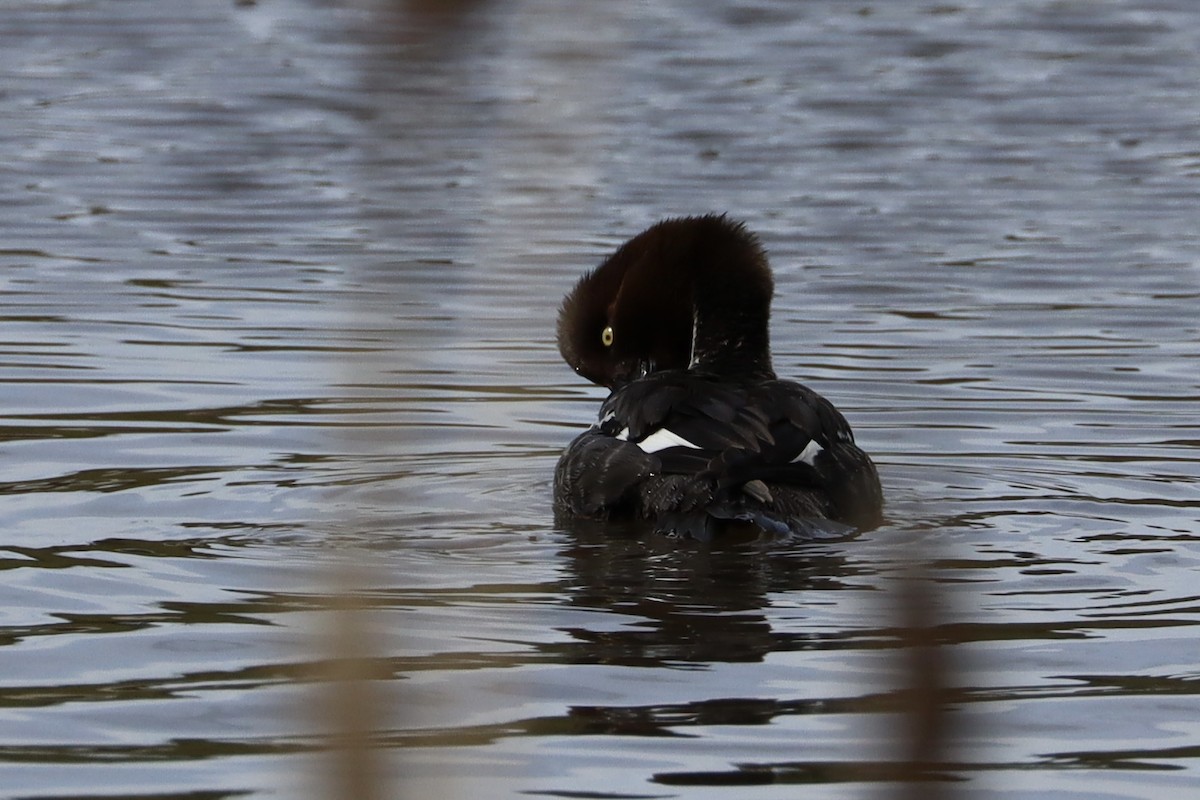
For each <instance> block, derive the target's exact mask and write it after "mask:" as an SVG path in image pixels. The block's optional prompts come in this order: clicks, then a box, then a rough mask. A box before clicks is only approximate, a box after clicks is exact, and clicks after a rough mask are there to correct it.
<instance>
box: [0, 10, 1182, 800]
mask: <svg viewBox="0 0 1200 800" xmlns="http://www.w3.org/2000/svg"><path fill="white" fill-rule="evenodd" d="M0 118H2V119H3V124H2V125H0V178H2V180H0V231H2V232H3V239H2V240H0V292H2V294H0V567H2V568H3V574H2V576H0V795H3V796H6V797H9V796H11V797H21V798H50V797H55V798H85V797H87V798H93V797H113V796H119V797H136V796H153V797H156V798H165V797H172V798H174V797H178V798H183V797H187V798H219V797H233V796H248V797H264V798H265V797H293V796H300V797H322V796H333V795H334V794H335V793H336V792H337V791H339V790H338V788H337V787H338V786H339V784H338V779H337V778H336V777H335V775H336V766H335V764H336V762H335V761H334V760H333V759H331V757H330V756H329V755H328V754H327V753H326V752H325V750H326V748H327V746H328V744H329V740H328V738H327V734H329V733H330V731H331V730H334V729H336V728H337V727H338V726H339V724H340V723H339V722H338V718H339V716H340V714H339V709H338V707H337V706H338V704H339V703H340V702H341V701H340V700H339V699H337V697H334V696H331V694H330V692H329V690H328V689H327V687H326V686H325V682H324V679H323V677H322V676H325V677H328V675H329V674H330V670H328V669H326V668H325V667H323V666H322V665H325V664H327V662H329V660H330V657H331V655H332V654H334V653H335V652H337V651H336V650H335V647H336V645H331V644H330V641H331V640H333V641H336V637H333V636H331V633H330V631H331V629H336V628H341V627H345V626H346V625H347V624H351V625H352V627H353V626H354V625H358V626H361V627H362V628H363V630H365V635H366V639H367V641H366V644H365V645H363V644H362V643H361V642H359V644H358V645H357V647H358V648H359V649H360V650H362V651H365V654H366V656H367V657H368V658H369V661H368V670H369V675H370V677H371V678H372V680H371V681H370V682H369V684H368V686H369V689H370V692H369V696H368V699H367V703H366V704H367V706H368V709H369V713H368V714H367V715H366V717H367V720H366V721H367V723H368V726H369V727H370V728H371V732H370V736H369V741H370V743H371V745H372V747H373V749H372V750H371V751H370V752H371V753H373V755H374V756H375V760H374V767H373V769H375V770H376V772H375V780H376V783H377V785H378V786H379V787H381V796H385V797H392V796H395V797H399V796H411V797H431V796H433V797H439V796H453V793H455V792H457V793H458V795H459V796H462V797H528V796H534V797H541V796H550V797H611V798H615V797H653V798H666V797H687V798H693V797H694V798H699V797H720V798H735V797H736V798H739V800H740V799H741V798H752V799H754V800H758V799H759V798H792V797H797V796H801V795H802V796H804V797H806V798H844V797H893V796H900V794H899V793H900V791H901V789H902V787H901V786H900V785H899V784H898V783H896V782H895V781H894V780H893V778H896V777H897V770H896V769H895V768H894V765H895V764H896V763H897V762H898V761H899V760H901V759H904V758H905V757H906V754H907V748H906V741H905V739H906V738H907V737H909V736H910V735H911V734H909V733H908V730H909V724H910V720H909V718H908V716H906V715H905V714H904V713H903V710H904V709H905V708H906V707H907V706H908V704H907V703H906V702H905V698H906V697H908V696H909V695H907V694H906V693H905V687H906V686H907V685H909V684H910V683H911V681H912V676H911V675H909V674H908V673H909V671H910V670H909V668H908V666H909V665H911V664H912V663H917V664H918V665H919V664H920V663H921V662H920V661H919V659H918V660H917V661H916V662H914V659H913V658H912V657H911V656H912V653H910V650H911V649H912V648H911V647H910V646H909V645H912V644H913V643H914V642H926V643H928V642H934V643H937V644H938V648H937V652H939V653H941V656H942V662H943V663H942V666H943V668H944V669H945V670H946V676H945V685H944V686H943V688H942V694H941V695H939V696H941V697H943V698H944V699H946V707H947V709H948V710H947V712H946V715H945V717H946V718H945V719H944V720H943V722H944V723H945V724H947V725H948V726H949V729H950V730H951V733H950V734H949V735H948V739H949V741H950V744H949V746H947V747H945V748H943V749H942V750H941V751H940V752H939V753H937V759H938V762H939V763H938V764H937V770H936V773H937V776H938V777H939V778H943V779H949V780H946V781H944V782H939V783H938V784H937V785H939V786H941V787H942V788H943V790H944V791H947V792H949V794H948V795H947V796H954V797H968V798H1044V797H1053V798H1117V797H1120V798H1164V797H1166V798H1179V797H1184V796H1187V795H1188V793H1189V791H1195V789H1196V787H1197V786H1200V763H1198V760H1200V627H1198V625H1200V588H1198V587H1200V583H1198V582H1197V577H1196V576H1197V567H1198V566H1200V492H1198V484H1200V465H1198V453H1200V450H1198V447H1200V404H1198V396H1200V377H1198V376H1200V323H1198V321H1197V320H1198V314H1197V306H1198V300H1200V224H1198V220H1200V7H1197V6H1196V4H1194V3H1192V2H1190V0H1159V1H1158V2H1132V0H1130V1H1129V2H1121V1H1120V0H1113V2H1105V3H1091V2H1082V0H1081V1H1080V2H1073V1H1071V0H1062V1H1061V2H1048V1H1047V2H1033V0H1029V1H1028V2H998V3H993V2H984V0H966V2H958V3H948V4H935V3H916V2H887V3H883V2H879V3H869V2H864V3H848V2H833V1H832V0H831V1H829V2H806V3H794V2H790V1H789V0H760V2H745V3H691V2H682V0H680V1H679V2H663V3H656V4H618V3H587V4H584V3H571V4H563V3H553V2H548V1H547V2H534V1H533V0H517V1H516V2H510V3H500V2H495V3H487V2H482V1H481V2H469V1H468V0H461V1H460V2H457V3H446V4H438V3H418V2H413V3H410V4H408V5H403V4H396V5H392V6H385V5H382V4H379V5H372V4H371V3H369V2H367V1H366V0H362V1H361V2H352V1H351V0H346V1H345V2H342V3H332V2H321V1H320V0H307V1H306V0H258V2H252V1H249V2H247V1H244V0H243V1H241V2H233V1H232V0H226V1H225V2H210V3H190V2H183V1H182V0H128V1H127V2H111V1H109V2H104V0H76V1H74V2H71V1H68V0H63V1H62V2H48V1H43V0H7V2H5V3H4V8H3V12H2V16H0ZM707 211H728V212H730V213H731V214H733V215H734V216H736V217H739V218H742V219H745V220H746V221H747V222H748V223H749V225H750V227H751V228H752V229H754V230H756V231H758V232H759V233H760V234H761V236H762V239H763V241H764V243H765V244H766V246H767V248H768V249H769V251H770V253H771V256H772V258H773V262H774V264H775V268H776V275H777V289H778V294H777V298H776V301H775V315H774V318H773V319H774V321H773V329H772V330H773V339H774V343H775V351H776V366H777V368H778V370H779V371H780V372H781V373H782V374H784V375H786V376H789V377H793V378H797V379H800V380H803V381H804V382H806V383H808V384H810V385H811V386H813V387H814V388H816V389H818V390H819V391H821V392H822V393H824V394H825V395H827V396H828V397H829V398H830V399H832V400H833V401H834V402H835V403H836V404H837V405H838V406H839V407H840V408H842V410H843V411H844V412H845V413H846V415H847V416H848V417H849V419H850V420H851V422H852V424H853V425H854V426H855V429H856V431H857V433H858V438H859V441H860V443H861V444H862V445H863V446H864V448H865V449H867V450H868V451H869V452H871V453H872V454H873V455H874V456H875V457H876V460H877V462H878V464H879V467H880V471H881V473H882V477H883V483H884V488H885V492H886V494H887V498H888V507H887V513H888V516H889V522H888V524H886V525H885V526H883V527H881V528H880V529H878V530H876V531H872V532H870V533H868V534H865V535H863V536H861V537H858V538H857V539H854V540H852V541H848V542H843V543H838V544H832V545H822V546H819V547H811V546H810V547H806V548H805V547H799V548H792V549H778V548H775V549H763V548H755V547H732V548H716V549H715V550H714V549H705V548H700V547H688V546H685V547H676V546H673V545H670V544H668V543H665V542H661V541H640V540H637V539H630V538H628V537H620V536H616V535H613V534H612V533H611V532H608V531H604V530H596V529H593V528H586V527H584V528H579V529H571V530H566V529H563V528H561V527H556V525H555V523H554V520H553V517H552V513H551V510H550V477H551V472H552V469H553V464H554V460H555V458H556V455H557V453H558V452H559V451H560V449H561V448H562V447H563V446H564V445H565V443H566V442H567V441H568V440H569V439H570V438H571V437H572V436H573V435H575V433H576V432H577V431H578V430H580V428H581V427H582V426H584V425H586V424H588V422H589V421H590V419H591V418H592V417H593V415H594V413H595V411H596V408H597V404H598V402H599V400H600V398H601V393H600V392H599V391H597V390H595V389H593V388H589V387H587V386H584V385H581V383H580V381H579V379H577V378H576V377H575V376H574V375H573V374H572V372H571V371H570V370H569V369H568V368H567V367H566V366H565V365H563V364H562V363H561V361H560V360H559V357H558V355H557V353H556V351H555V348H554V344H553V324H554V316H555V312H556V309H557V304H558V302H559V300H560V298H561V296H562V294H563V293H564V292H565V291H566V290H567V289H568V288H569V287H570V286H571V285H572V284H573V282H574V281H575V280H576V279H577V278H578V276H579V274H580V273H581V272H582V271H583V270H585V269H588V268H590V267H592V266H594V265H595V264H596V263H598V262H599V261H600V260H601V259H602V258H603V257H604V255H605V254H606V253H607V252H608V251H610V250H611V249H612V248H613V247H615V246H616V245H617V244H619V243H620V242H621V241H622V240H623V239H625V238H626V237H628V236H630V235H632V234H634V233H636V232H637V231H638V230H640V229H641V228H643V227H645V226H646V225H648V224H649V223H651V222H653V221H655V220H656V219H658V218H660V217H663V216H667V215H672V214H681V213H694V212H707ZM914 564H917V565H919V566H918V567H917V568H915V569H914ZM920 565H923V566H920ZM913 574H915V575H916V576H917V577H916V578H915V579H914V580H915V581H916V582H917V585H919V586H924V587H925V591H924V595H923V596H925V597H927V598H931V599H930V601H929V602H930V603H931V604H932V608H930V609H926V611H927V613H926V614H925V616H924V617H923V618H922V619H924V622H921V623H920V627H923V628H924V630H919V631H917V633H916V635H915V636H914V635H909V633H911V632H908V633H906V628H908V627H911V626H912V625H913V624H914V623H913V622H912V619H911V616H912V615H911V614H908V616H906V614H907V612H904V611H903V610H902V609H903V607H904V605H905V602H904V598H905V597H907V596H909V595H911V594H912V593H913V590H912V584H910V583H908V582H906V581H905V580H903V579H904V577H905V576H906V575H913ZM347 586H349V587H350V588H351V589H352V591H350V592H349V594H350V595H351V601H352V602H354V603H356V604H357V605H358V606H360V607H362V609H363V611H362V612H361V613H360V614H359V615H358V616H351V617H349V618H347V617H346V616H345V612H344V611H341V610H339V608H338V606H339V604H340V603H341V601H337V600H336V596H338V595H341V594H343V593H344V592H343V590H344V589H345V588H346V587H347ZM917 594H918V595H921V594H922V593H921V592H920V591H918V592H917ZM360 617H365V619H359V618H360ZM918 617H920V615H918ZM347 619H349V620H351V623H348V622H347ZM353 620H358V622H357V623H353ZM906 620H907V621H906ZM918 621H919V620H918ZM929 626H932V629H929ZM800 784H804V785H803V786H801V785H800Z"/></svg>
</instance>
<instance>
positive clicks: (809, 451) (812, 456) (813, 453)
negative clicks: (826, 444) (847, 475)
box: [792, 439, 825, 467]
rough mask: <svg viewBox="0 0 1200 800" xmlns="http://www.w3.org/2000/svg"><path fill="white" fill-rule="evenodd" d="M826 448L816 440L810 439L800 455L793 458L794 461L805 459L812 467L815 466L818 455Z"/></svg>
mask: <svg viewBox="0 0 1200 800" xmlns="http://www.w3.org/2000/svg"><path fill="white" fill-rule="evenodd" d="M824 449H825V448H823V447H821V445H819V444H817V443H816V441H815V440H813V439H810V440H809V441H808V444H806V445H804V449H803V450H801V451H800V455H798V456H796V457H795V458H793V459H792V463H793V464H795V463H796V462H797V461H803V462H804V463H805V464H808V465H809V466H810V467H815V466H816V464H815V463H814V462H815V461H816V460H817V456H818V455H819V454H820V453H821V451H822V450H824Z"/></svg>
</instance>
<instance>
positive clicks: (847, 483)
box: [555, 216, 882, 538]
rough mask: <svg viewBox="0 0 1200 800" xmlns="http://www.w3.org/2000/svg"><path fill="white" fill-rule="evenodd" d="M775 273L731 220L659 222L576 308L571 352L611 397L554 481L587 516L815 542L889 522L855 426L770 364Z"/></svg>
mask: <svg viewBox="0 0 1200 800" xmlns="http://www.w3.org/2000/svg"><path fill="white" fill-rule="evenodd" d="M772 291H773V282H772V279H771V273H770V268H769V267H768V266H767V262H766V256H765V255H764V254H763V252H762V249H761V248H760V247H759V245H758V242H757V240H756V239H755V238H754V237H753V236H752V235H751V234H749V233H748V232H747V231H746V230H745V229H744V228H743V227H742V226H741V225H738V224H736V223H733V222H730V221H728V220H726V219H725V218H724V217H716V216H705V217H689V218H683V219H674V220H667V221H665V222H661V223H659V224H657V225H655V226H653V227H651V228H649V229H648V230H646V231H644V232H643V233H641V234H639V235H638V236H636V237H634V238H633V239H632V240H630V241H629V242H628V243H626V244H625V245H624V246H623V247H622V248H620V249H619V250H618V251H617V252H616V253H614V254H613V256H612V257H610V258H609V259H608V260H607V261H605V262H604V264H602V265H601V266H600V267H599V268H598V269H596V270H595V271H594V272H592V273H589V274H588V275H585V276H584V278H583V279H582V280H581V281H580V282H579V284H578V285H577V286H576V287H575V289H574V291H572V292H571V294H569V295H568V296H567V298H566V300H565V301H564V303H563V309H562V312H561V314H560V317H559V348H560V350H561V351H562V354H563V357H564V358H565V359H566V360H567V363H569V364H570V365H571V366H572V367H574V368H575V370H576V371H577V372H579V373H580V374H582V375H584V376H585V377H587V378H588V379H589V380H592V381H594V382H596V383H599V384H601V385H605V386H608V387H609V388H610V389H612V394H611V395H610V396H609V397H608V399H607V400H606V401H605V402H604V405H603V406H602V407H601V409H600V417H599V421H598V422H597V423H596V424H595V425H594V426H593V427H592V428H591V429H590V430H588V431H586V432H585V433H583V434H581V435H580V436H579V437H578V438H576V439H575V441H573V442H572V443H571V445H570V446H569V447H568V448H567V450H566V452H565V453H563V455H562V458H561V459H560V460H559V462H558V467H557V469H556V471H555V501H556V504H557V505H558V507H559V508H560V509H561V510H563V511H565V512H566V513H568V514H570V515H573V516H581V517H593V518H617V517H632V518H642V519H648V520H652V521H653V522H654V524H655V526H656V528H657V529H658V530H662V531H665V532H671V533H676V534H680V535H687V536H691V537H694V538H709V537H711V536H713V535H714V534H716V533H718V532H719V531H721V530H722V529H724V528H728V527H731V526H753V527H757V528H760V529H762V530H763V531H766V532H769V533H774V534H788V535H792V536H802V537H806V538H807V537H814V536H820V535H828V534H839V533H843V532H846V531H847V530H849V528H848V527H847V526H850V527H852V528H866V527H871V526H874V525H876V524H878V522H879V520H880V515H881V509H882V493H881V490H880V487H879V478H878V476H877V474H876V472H875V467H874V465H873V464H872V463H871V460H870V458H868V457H867V455H866V454H865V453H864V452H863V451H862V450H860V449H859V448H858V447H857V446H856V445H855V443H854V436H853V434H852V433H851V430H850V426H849V425H848V424H847V423H846V420H845V418H844V417H843V416H842V415H841V414H840V413H839V412H838V411H837V409H835V408H834V407H833V405H832V404H831V403H830V402H829V401H827V400H826V399H825V398H823V397H821V396H820V395H819V394H817V393H816V392H814V391H812V390H811V389H808V388H806V387H804V386H802V385H800V384H798V383H795V382H793V381H786V380H779V379H778V378H777V377H776V376H775V372H774V370H773V369H772V367H771V358H770V349H769V338H768V330H767V328H768V321H769V314H770V300H771V293H772Z"/></svg>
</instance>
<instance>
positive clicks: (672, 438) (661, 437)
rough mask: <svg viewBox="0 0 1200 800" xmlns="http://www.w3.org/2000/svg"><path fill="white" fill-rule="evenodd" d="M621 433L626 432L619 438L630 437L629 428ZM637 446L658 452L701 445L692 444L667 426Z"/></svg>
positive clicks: (651, 451)
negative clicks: (671, 448)
mask: <svg viewBox="0 0 1200 800" xmlns="http://www.w3.org/2000/svg"><path fill="white" fill-rule="evenodd" d="M621 433H623V434H624V437H622V436H619V435H618V436H617V438H618V439H620V438H626V439H628V438H629V429H628V428H627V429H625V430H624V431H621ZM637 446H638V447H640V448H642V449H643V450H645V451H646V452H647V453H657V452H658V451H659V450H666V449H667V448H668V447H690V448H692V449H693V450H699V449H700V445H698V444H692V443H691V442H689V441H688V440H687V439H685V438H683V437H682V436H680V435H679V434H677V433H672V432H671V431H669V430H667V429H666V428H659V429H658V430H656V431H655V432H654V433H652V434H650V435H649V436H647V437H646V438H645V439H642V440H641V441H640V442H638V443H637Z"/></svg>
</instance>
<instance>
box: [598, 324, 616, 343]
mask: <svg viewBox="0 0 1200 800" xmlns="http://www.w3.org/2000/svg"><path fill="white" fill-rule="evenodd" d="M600 342H601V344H603V345H604V346H605V347H612V343H613V331H612V325H605V326H604V330H603V331H601V332H600Z"/></svg>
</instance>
